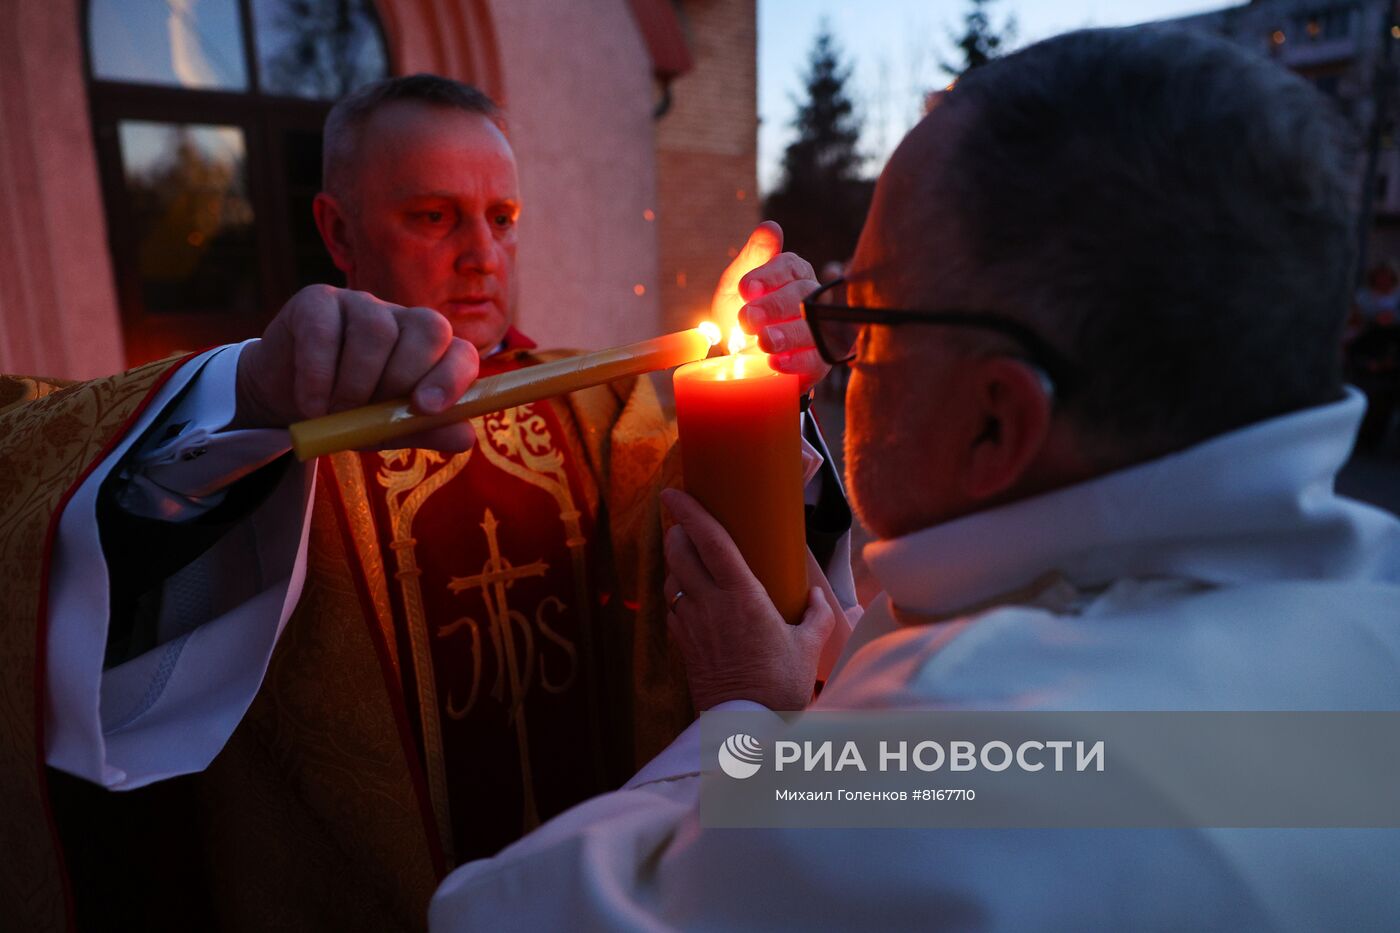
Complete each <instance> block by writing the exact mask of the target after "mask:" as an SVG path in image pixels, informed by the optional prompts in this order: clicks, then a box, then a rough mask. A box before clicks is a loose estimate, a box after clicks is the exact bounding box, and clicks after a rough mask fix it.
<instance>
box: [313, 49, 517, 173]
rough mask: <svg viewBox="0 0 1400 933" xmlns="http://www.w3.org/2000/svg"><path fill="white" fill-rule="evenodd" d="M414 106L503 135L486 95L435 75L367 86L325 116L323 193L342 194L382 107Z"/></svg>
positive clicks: (500, 118)
mask: <svg viewBox="0 0 1400 933" xmlns="http://www.w3.org/2000/svg"><path fill="white" fill-rule="evenodd" d="M400 101H413V102H418V103H423V104H430V105H432V106H435V107H450V108H453V109H455V110H461V111H464V112H466V113H474V114H479V115H480V116H483V117H486V118H487V119H488V120H490V121H491V122H492V123H494V124H496V126H498V127H500V128H501V130H502V131H504V130H505V128H506V123H505V114H504V113H502V112H501V108H500V107H499V106H498V105H497V104H496V102H495V101H494V100H492V99H491V97H490V95H488V94H487V93H486V92H485V91H482V90H481V89H480V88H477V87H473V86H472V85H470V84H463V83H462V82H461V81H454V80H453V79H451V78H444V77H442V76H441V75H434V74H425V73H420V74H412V75H401V76H400V77H397V78H385V79H384V80H382V81H376V82H374V83H373V84H366V85H365V86H364V87H362V88H359V89H358V90H355V91H352V92H351V93H349V94H347V95H346V96H345V97H342V98H341V99H340V100H339V101H338V102H337V103H336V105H335V106H334V107H332V108H331V112H330V113H329V114H327V115H326V125H325V130H324V132H323V133H322V150H321V152H322V155H321V187H322V188H323V189H325V190H326V191H329V192H331V193H332V194H336V195H343V194H344V191H345V177H346V173H347V172H348V171H349V167H350V164H351V163H352V162H353V161H354V158H355V148H356V146H357V145H358V144H359V134H360V130H361V128H363V127H364V125H365V123H366V122H368V121H369V118H370V117H371V116H372V115H373V114H374V112H375V111H376V110H378V109H379V108H380V107H383V106H385V105H386V104H391V103H396V102H400Z"/></svg>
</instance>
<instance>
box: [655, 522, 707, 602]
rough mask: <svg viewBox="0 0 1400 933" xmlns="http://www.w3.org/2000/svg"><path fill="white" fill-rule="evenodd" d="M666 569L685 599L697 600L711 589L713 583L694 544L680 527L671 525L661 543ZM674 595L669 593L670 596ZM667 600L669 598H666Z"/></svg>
mask: <svg viewBox="0 0 1400 933" xmlns="http://www.w3.org/2000/svg"><path fill="white" fill-rule="evenodd" d="M663 549H664V550H665V552H666V569H667V571H668V572H669V574H670V576H671V577H673V578H674V579H675V581H676V589H677V590H685V591H686V594H687V595H686V598H687V599H698V598H699V597H700V596H701V595H703V594H704V593H706V592H708V591H709V590H711V589H713V588H714V586H715V581H714V580H713V579H712V578H711V576H710V572H709V571H708V570H707V569H705V562H704V561H703V560H701V559H700V555H699V554H698V553H696V550H695V544H694V542H692V541H691V540H690V536H689V535H687V534H686V533H685V528H684V527H682V526H681V525H673V526H672V527H671V530H670V531H668V532H666V537H665V539H664V541H663ZM674 595H676V594H675V592H674V591H673V592H671V593H670V596H674ZM668 598H669V597H668Z"/></svg>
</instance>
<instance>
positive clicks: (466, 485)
mask: <svg viewBox="0 0 1400 933" xmlns="http://www.w3.org/2000/svg"><path fill="white" fill-rule="evenodd" d="M511 336H512V340H511V341H510V342H509V343H508V345H507V348H506V349H504V350H502V351H501V352H499V353H497V354H495V355H494V356H491V357H489V358H487V359H486V360H484V361H483V362H482V368H481V374H482V375H483V376H487V375H495V374H497V373H501V372H506V371H509V370H512V369H517V368H519V367H521V366H522V365H525V363H526V354H524V353H523V352H520V351H522V350H524V349H526V348H528V347H529V346H531V344H529V343H528V341H526V340H525V339H524V338H522V337H520V336H519V335H518V334H515V333H514V332H512V335H511ZM473 424H474V427H475V429H476V434H477V444H476V446H475V447H474V448H473V449H471V450H469V451H466V452H464V453H460V454H455V455H453V454H439V453H436V452H433V451H428V450H391V451H379V452H371V453H365V454H362V455H361V464H362V466H363V469H364V477H365V489H366V492H367V493H368V499H369V502H370V509H371V515H372V516H373V519H374V526H375V530H376V532H377V533H378V536H379V544H380V553H381V554H382V555H383V560H384V564H385V570H386V576H387V577H388V595H389V603H390V608H391V611H392V613H393V616H394V629H395V632H396V633H397V635H398V641H399V644H398V655H399V658H400V659H401V670H402V672H403V676H404V684H405V695H406V697H407V698H408V699H409V702H408V704H407V706H408V708H409V710H410V718H411V719H413V720H414V723H413V724H414V725H415V726H416V730H415V731H416V732H417V734H418V738H419V739H420V746H421V750H422V753H423V756H424V759H425V765H426V774H427V776H428V780H429V784H430V790H435V791H436V793H435V794H434V796H441V797H443V798H444V799H445V801H446V808H445V809H446V810H447V812H448V814H450V816H449V822H450V827H451V836H452V840H451V841H452V843H455V844H453V845H451V846H450V848H451V849H452V850H454V851H453V854H454V856H455V859H456V860H457V861H459V862H461V861H466V860H468V859H472V858H478V857H481V856H486V855H491V854H493V853H495V852H497V851H499V850H500V849H501V848H502V847H503V846H505V845H506V844H508V843H510V842H512V841H513V840H515V839H517V838H519V837H520V836H521V835H522V834H523V833H524V832H526V831H528V830H530V829H531V828H533V827H535V826H537V825H538V824H539V823H540V822H541V821H542V820H544V819H548V818H549V817H550V816H552V815H554V814H556V813H558V812H560V811H562V810H564V809H566V808H567V807H569V806H571V805H573V804H575V803H578V802H579V801H581V800H584V799H586V798H588V797H590V796H593V795H595V794H597V793H600V792H601V791H603V790H606V789H608V788H609V786H612V785H613V784H614V783H615V780H616V775H615V773H610V772H615V771H616V769H615V768H612V769H610V768H608V767H607V766H606V764H605V760H610V759H612V758H615V757H616V755H617V753H618V752H620V751H623V749H622V745H621V743H622V742H624V741H625V739H626V737H625V735H624V734H621V732H620V731H619V730H618V729H617V722H618V720H619V719H620V716H619V714H625V712H626V711H624V710H616V709H609V710H607V711H606V713H605V711H604V710H603V708H602V707H603V702H602V700H601V699H600V692H601V686H600V681H601V680H602V678H604V676H605V675H606V673H607V671H608V670H609V668H612V669H613V671H614V673H620V671H619V670H618V668H620V666H621V664H622V663H624V662H623V660H622V659H620V658H610V657H607V656H605V655H606V653H607V649H606V648H604V650H603V651H602V652H600V650H599V648H600V646H599V645H598V644H597V643H595V639H594V634H595V632H594V629H595V627H596V625H597V620H598V617H599V616H600V612H599V610H600V609H601V608H602V606H601V605H600V602H602V601H603V600H604V599H605V598H606V595H607V593H608V592H609V590H610V589H611V587H610V586H609V584H608V583H607V581H606V580H602V579H600V578H599V576H600V574H602V573H603V571H604V568H605V567H606V563H607V562H606V560H605V555H602V554H600V553H599V537H598V535H597V534H596V533H595V529H596V526H597V519H598V515H597V510H598V502H599V497H598V492H597V485H596V481H595V480H594V479H593V477H592V476H591V474H590V473H589V472H588V465H587V464H586V463H582V462H580V459H581V458H580V456H579V454H578V449H579V445H578V443H577V440H576V438H577V427H576V426H575V425H574V423H573V421H572V417H571V415H570V413H569V410H568V408H567V407H565V406H563V405H560V404H559V403H557V402H540V403H536V404H532V405H525V406H521V407H519V408H514V409H509V410H507V411H504V412H499V413H496V414H492V415H487V416H485V417H484V418H479V419H475V420H474V422H473ZM571 441H572V442H571ZM600 594H601V595H600ZM610 662H611V663H610ZM415 699H416V700H417V702H416V703H415V702H413V701H414V700H415ZM610 705H611V704H610ZM435 782H437V783H438V784H439V786H438V787H436V788H433V787H432V785H433V784H434V783H435ZM443 809H444V808H443V807H442V805H441V802H439V803H438V810H439V818H441V817H442V810H443Z"/></svg>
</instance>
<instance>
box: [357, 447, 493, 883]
mask: <svg viewBox="0 0 1400 933" xmlns="http://www.w3.org/2000/svg"><path fill="white" fill-rule="evenodd" d="M471 455H472V451H470V450H468V451H465V452H464V453H460V454H456V455H455V456H453V457H452V459H450V460H448V461H447V463H446V465H444V466H442V467H441V468H440V469H438V470H435V471H432V473H431V475H430V474H429V467H430V466H432V465H434V464H441V463H442V462H443V457H442V454H440V453H437V452H436V451H432V450H415V449H404V450H385V451H381V452H380V454H379V456H380V457H381V458H382V459H383V461H384V465H383V467H381V469H380V471H379V475H378V476H377V477H376V479H377V480H378V482H379V485H381V486H383V487H384V489H385V494H384V501H385V504H386V505H387V506H388V509H389V526H390V533H391V537H390V541H391V544H390V546H391V547H392V548H393V550H394V560H395V564H396V566H397V567H398V570H397V572H396V573H395V574H394V576H395V578H396V579H397V580H398V581H399V587H400V589H401V591H402V594H403V607H404V623H405V625H406V626H407V628H408V645H409V652H410V653H411V654H412V660H413V680H414V684H415V686H416V687H417V691H418V713H419V722H420V723H421V724H422V730H423V758H424V760H425V763H426V768H425V769H424V770H426V772H427V780H428V798H429V800H430V801H431V802H432V805H433V815H434V816H436V817H437V821H438V834H439V835H440V836H441V837H442V848H443V852H444V854H445V855H446V857H447V862H448V864H449V865H450V864H454V863H455V862H456V857H455V854H454V851H453V850H454V848H455V847H454V845H453V842H454V840H453V835H452V809H451V806H450V804H449V802H448V794H447V761H446V757H445V755H444V753H443V748H442V724H441V719H440V717H439V715H438V699H437V680H436V677H435V675H434V673H433V659H432V652H431V650H430V649H429V647H428V619H427V613H426V612H425V611H424V609H423V586H422V583H421V581H420V580H419V576H420V571H419V569H418V558H417V555H416V554H415V553H414V545H415V544H417V541H415V539H414V537H413V520H414V518H415V517H417V515H418V510H419V509H421V508H422V507H423V504H424V503H425V502H427V501H428V497H429V496H431V495H432V494H433V493H435V492H437V491H438V490H439V489H441V488H442V487H443V486H445V485H447V483H448V482H449V481H450V480H451V479H452V478H453V477H454V476H456V475H457V474H458V473H460V472H461V471H462V468H463V467H465V466H466V465H467V462H468V461H469V460H470V459H471Z"/></svg>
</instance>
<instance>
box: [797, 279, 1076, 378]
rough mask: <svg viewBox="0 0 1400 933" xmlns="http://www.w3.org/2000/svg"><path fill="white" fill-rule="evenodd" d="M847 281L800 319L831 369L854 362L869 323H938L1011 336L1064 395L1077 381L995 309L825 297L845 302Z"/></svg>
mask: <svg viewBox="0 0 1400 933" xmlns="http://www.w3.org/2000/svg"><path fill="white" fill-rule="evenodd" d="M845 285H846V280H845V279H844V278H838V279H833V280H832V281H830V282H827V283H826V284H825V285H823V286H822V287H821V288H819V289H817V290H816V291H814V292H812V294H810V295H808V296H807V297H806V298H805V299H803V301H802V318H803V320H805V321H806V322H807V327H808V329H810V330H811V331H812V341H813V342H814V343H815V344H816V347H817V352H818V353H820V354H821V357H822V359H823V360H825V361H826V362H828V363H830V364H831V365H832V366H839V365H841V364H842V363H849V362H850V361H851V360H853V359H855V358H856V342H857V340H858V339H859V337H860V332H861V328H863V327H865V326H866V325H868V324H883V325H887V326H891V327H898V326H903V325H907V324H937V325H942V326H944V327H973V328H978V329H980V330H988V331H993V332H994V333H998V334H1001V335H1003V336H1005V337H1009V338H1011V339H1012V340H1014V341H1015V342H1016V343H1018V344H1020V346H1021V348H1022V349H1023V350H1025V352H1026V356H1027V358H1028V359H1027V362H1030V363H1032V364H1034V365H1036V366H1038V367H1040V368H1041V369H1042V370H1044V371H1045V375H1047V376H1049V377H1050V381H1051V382H1052V383H1054V385H1055V388H1056V390H1057V391H1058V392H1059V393H1060V394H1061V395H1063V394H1064V393H1065V392H1067V391H1068V390H1069V388H1070V386H1071V385H1073V383H1074V375H1075V370H1076V367H1075V365H1074V364H1073V363H1071V362H1070V361H1069V360H1068V359H1067V358H1066V357H1065V356H1064V354H1062V353H1060V351H1058V350H1056V349H1055V348H1054V347H1052V346H1051V345H1050V344H1049V342H1048V341H1046V340H1045V338H1043V337H1041V336H1040V335H1039V334H1037V333H1036V332H1035V331H1033V330H1031V329H1030V328H1029V327H1027V326H1026V325H1024V324H1022V323H1021V322H1020V321H1017V320H1014V319H1012V318H1009V317H1006V316H1005V315H1002V314H997V313H995V312H992V311H965V310H949V311H917V310H901V309H898V308H861V307H856V306H853V305H847V304H844V303H837V302H836V301H832V300H827V301H822V298H823V297H824V296H827V295H830V296H831V298H833V299H834V298H837V296H839V297H840V298H841V299H844V298H845V294H846V293H845Z"/></svg>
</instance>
